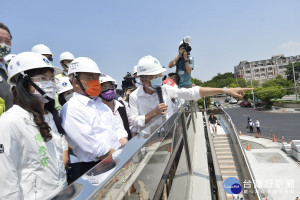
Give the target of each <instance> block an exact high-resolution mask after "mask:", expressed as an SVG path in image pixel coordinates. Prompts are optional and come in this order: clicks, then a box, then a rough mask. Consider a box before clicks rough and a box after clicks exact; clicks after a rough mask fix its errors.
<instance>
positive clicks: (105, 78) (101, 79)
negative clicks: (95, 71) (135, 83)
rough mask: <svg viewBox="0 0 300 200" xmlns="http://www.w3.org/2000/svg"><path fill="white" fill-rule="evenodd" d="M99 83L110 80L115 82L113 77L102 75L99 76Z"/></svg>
mask: <svg viewBox="0 0 300 200" xmlns="http://www.w3.org/2000/svg"><path fill="white" fill-rule="evenodd" d="M99 81H100V84H102V83H105V82H112V84H115V79H113V78H112V77H111V76H108V75H104V76H100V77H99Z"/></svg>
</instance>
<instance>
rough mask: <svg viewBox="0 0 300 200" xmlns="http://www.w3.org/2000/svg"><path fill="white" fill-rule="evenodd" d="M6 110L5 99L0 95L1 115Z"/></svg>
mask: <svg viewBox="0 0 300 200" xmlns="http://www.w3.org/2000/svg"><path fill="white" fill-rule="evenodd" d="M4 111H5V101H4V100H3V99H2V98H1V97H0V116H1V115H2V113H4Z"/></svg>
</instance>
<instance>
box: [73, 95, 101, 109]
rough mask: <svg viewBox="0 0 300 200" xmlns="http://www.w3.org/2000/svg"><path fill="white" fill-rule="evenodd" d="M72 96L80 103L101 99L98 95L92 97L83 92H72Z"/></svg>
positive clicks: (86, 103) (85, 103)
mask: <svg viewBox="0 0 300 200" xmlns="http://www.w3.org/2000/svg"><path fill="white" fill-rule="evenodd" d="M73 97H75V98H77V99H78V100H79V101H80V102H81V103H83V104H84V105H86V106H87V105H88V103H89V102H95V101H99V100H100V101H101V99H100V98H99V97H97V98H95V99H92V98H90V97H87V96H85V95H83V94H80V93H78V92H74V95H73Z"/></svg>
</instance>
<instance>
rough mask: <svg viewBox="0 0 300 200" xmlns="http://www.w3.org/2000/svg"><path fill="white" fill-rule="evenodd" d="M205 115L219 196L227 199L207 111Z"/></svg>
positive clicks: (221, 198) (221, 199) (223, 199)
mask: <svg viewBox="0 0 300 200" xmlns="http://www.w3.org/2000/svg"><path fill="white" fill-rule="evenodd" d="M204 117H205V122H206V130H207V133H208V134H207V135H208V140H209V146H210V151H211V156H212V161H213V165H214V170H215V175H216V182H217V187H218V198H219V199H220V200H226V199H227V197H226V193H225V190H224V186H223V180H222V174H221V169H220V165H219V162H218V158H217V154H216V150H215V147H214V146H215V145H214V143H213V139H212V137H211V135H212V134H211V131H210V128H209V126H208V125H207V124H208V123H207V122H208V119H207V114H206V112H204Z"/></svg>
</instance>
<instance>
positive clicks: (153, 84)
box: [150, 77, 162, 89]
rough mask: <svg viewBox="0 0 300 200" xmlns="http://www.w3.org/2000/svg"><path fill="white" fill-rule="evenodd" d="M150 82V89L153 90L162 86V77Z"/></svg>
mask: <svg viewBox="0 0 300 200" xmlns="http://www.w3.org/2000/svg"><path fill="white" fill-rule="evenodd" d="M150 82H151V87H152V88H154V89H156V88H158V87H161V86H162V77H157V78H155V79H152V80H151V81H150Z"/></svg>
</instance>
